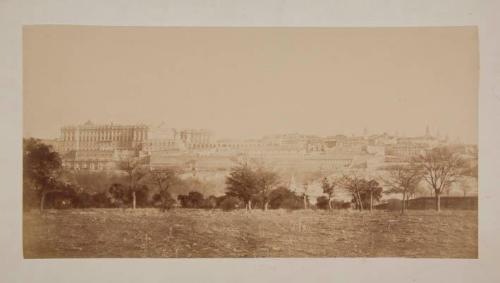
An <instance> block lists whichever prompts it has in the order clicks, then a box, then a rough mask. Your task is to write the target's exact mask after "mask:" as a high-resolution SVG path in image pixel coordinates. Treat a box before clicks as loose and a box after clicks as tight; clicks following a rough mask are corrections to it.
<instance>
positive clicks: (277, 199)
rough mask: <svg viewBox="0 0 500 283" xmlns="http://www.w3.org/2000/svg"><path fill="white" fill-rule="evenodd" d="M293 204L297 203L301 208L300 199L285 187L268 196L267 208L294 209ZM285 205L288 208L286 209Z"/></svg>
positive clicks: (273, 191) (280, 187)
mask: <svg viewBox="0 0 500 283" xmlns="http://www.w3.org/2000/svg"><path fill="white" fill-rule="evenodd" d="M293 203H298V204H299V206H300V207H302V197H300V196H297V195H296V194H295V193H294V192H293V191H291V190H290V189H288V188H287V187H284V186H279V187H278V188H276V189H274V190H272V191H271V193H270V194H269V206H270V207H271V208H272V209H276V208H290V207H295V205H293ZM287 205H288V206H289V207H286V206H287Z"/></svg>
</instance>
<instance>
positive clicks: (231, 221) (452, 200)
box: [22, 25, 479, 259]
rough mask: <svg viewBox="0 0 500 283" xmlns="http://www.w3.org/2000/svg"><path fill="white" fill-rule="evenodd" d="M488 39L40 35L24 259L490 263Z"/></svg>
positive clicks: (89, 30) (451, 30) (113, 29)
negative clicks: (481, 127)
mask: <svg viewBox="0 0 500 283" xmlns="http://www.w3.org/2000/svg"><path fill="white" fill-rule="evenodd" d="M478 92H479V40H478V29H477V27H473V26H460V27H458V26H455V27H452V26H447V27H357V28H354V27H138V26H120V27H118V26H88V25H86V26H85V25H25V26H24V27H23V29H22V97H23V102H22V107H23V109H22V116H23V117H22V118H23V129H22V136H23V138H22V252H23V255H24V258H25V259H47V258H51V259H56V258H381V257H383V258H387V257H390V258H392V257H397V258H439V259H448V258H454V259H478V258H479V253H478V243H479V241H478V226H479V225H478V218H479V214H478V211H479V202H478V196H479V186H478V139H479V136H478V115H479V113H478V95H479V94H478Z"/></svg>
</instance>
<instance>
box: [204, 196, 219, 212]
mask: <svg viewBox="0 0 500 283" xmlns="http://www.w3.org/2000/svg"><path fill="white" fill-rule="evenodd" d="M201 207H202V208H205V209H214V208H216V207H217V197H215V196H209V197H208V198H206V199H204V200H203V204H202V206H201Z"/></svg>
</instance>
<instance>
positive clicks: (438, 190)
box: [415, 147, 464, 212]
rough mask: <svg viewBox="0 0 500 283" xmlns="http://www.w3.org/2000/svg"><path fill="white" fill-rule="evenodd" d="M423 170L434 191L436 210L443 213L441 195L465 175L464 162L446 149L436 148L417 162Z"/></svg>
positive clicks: (425, 179) (424, 176)
mask: <svg viewBox="0 0 500 283" xmlns="http://www.w3.org/2000/svg"><path fill="white" fill-rule="evenodd" d="M415 161H416V162H417V163H418V164H419V165H420V166H421V167H422V170H423V179H424V181H425V182H427V183H428V184H429V185H430V186H431V187H432V189H433V190H434V196H435V198H436V210H437V211H438V212H439V211H441V194H442V193H443V192H445V191H446V190H447V189H448V188H449V187H450V186H451V184H453V183H455V182H457V181H459V179H460V177H461V175H462V174H463V168H464V161H463V160H462V159H461V158H460V157H459V156H458V155H457V154H456V153H454V152H452V151H451V150H450V149H448V148H446V147H436V148H433V149H431V150H429V151H427V152H426V153H425V154H423V155H420V156H418V157H417V158H416V160H415Z"/></svg>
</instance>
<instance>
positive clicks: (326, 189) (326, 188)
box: [321, 177, 337, 210]
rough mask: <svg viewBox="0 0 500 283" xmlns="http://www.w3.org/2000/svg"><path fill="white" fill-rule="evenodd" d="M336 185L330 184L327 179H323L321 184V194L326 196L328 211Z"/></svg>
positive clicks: (334, 183) (330, 207)
mask: <svg viewBox="0 0 500 283" xmlns="http://www.w3.org/2000/svg"><path fill="white" fill-rule="evenodd" d="M336 186H337V183H336V182H335V181H332V182H330V181H329V180H328V178H327V177H325V178H323V181H322V183H321V188H322V189H323V193H324V194H326V195H327V196H328V209H330V210H331V209H332V201H333V195H334V192H335V187H336Z"/></svg>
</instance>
